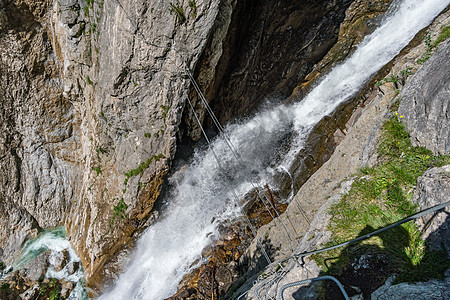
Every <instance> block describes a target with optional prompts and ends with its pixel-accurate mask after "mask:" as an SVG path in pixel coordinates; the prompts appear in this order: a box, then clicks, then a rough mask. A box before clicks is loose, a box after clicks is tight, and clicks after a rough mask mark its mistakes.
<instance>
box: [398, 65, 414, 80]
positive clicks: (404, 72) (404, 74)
mask: <svg viewBox="0 0 450 300" xmlns="http://www.w3.org/2000/svg"><path fill="white" fill-rule="evenodd" d="M412 74H414V72H413V68H412V67H407V68H406V69H404V70H401V71H400V75H401V76H402V77H404V78H407V77H408V76H410V75H412Z"/></svg>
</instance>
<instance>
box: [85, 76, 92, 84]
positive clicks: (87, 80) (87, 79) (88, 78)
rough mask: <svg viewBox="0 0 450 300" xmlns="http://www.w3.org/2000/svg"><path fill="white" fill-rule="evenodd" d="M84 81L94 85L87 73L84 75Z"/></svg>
mask: <svg viewBox="0 0 450 300" xmlns="http://www.w3.org/2000/svg"><path fill="white" fill-rule="evenodd" d="M86 82H87V83H88V84H90V85H94V82H93V81H92V80H91V78H90V77H89V75H87V76H86Z"/></svg>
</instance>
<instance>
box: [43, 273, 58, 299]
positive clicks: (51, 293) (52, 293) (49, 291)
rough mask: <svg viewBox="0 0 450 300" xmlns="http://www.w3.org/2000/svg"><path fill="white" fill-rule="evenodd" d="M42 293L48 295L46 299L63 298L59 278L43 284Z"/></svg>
mask: <svg viewBox="0 0 450 300" xmlns="http://www.w3.org/2000/svg"><path fill="white" fill-rule="evenodd" d="M39 289H40V294H42V295H43V296H46V297H45V299H49V300H59V299H61V284H59V282H58V279H56V278H52V280H50V282H48V283H47V284H41V285H40V287H39Z"/></svg>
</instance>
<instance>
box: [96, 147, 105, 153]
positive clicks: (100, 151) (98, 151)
mask: <svg viewBox="0 0 450 300" xmlns="http://www.w3.org/2000/svg"><path fill="white" fill-rule="evenodd" d="M95 152H97V153H101V154H106V153H108V150H106V149H104V148H101V147H96V148H95Z"/></svg>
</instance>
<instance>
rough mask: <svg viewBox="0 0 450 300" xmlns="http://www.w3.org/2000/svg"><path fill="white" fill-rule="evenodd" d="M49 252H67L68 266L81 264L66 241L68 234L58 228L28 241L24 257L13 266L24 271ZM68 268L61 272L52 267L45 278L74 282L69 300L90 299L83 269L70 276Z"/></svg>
mask: <svg viewBox="0 0 450 300" xmlns="http://www.w3.org/2000/svg"><path fill="white" fill-rule="evenodd" d="M47 250H51V251H52V252H60V251H63V250H67V252H68V254H69V261H68V263H67V264H69V263H71V262H79V263H80V264H81V262H80V258H79V257H78V256H77V254H76V253H75V251H74V250H73V249H72V247H71V245H70V242H69V241H68V240H66V232H65V229H64V227H58V228H55V229H50V230H45V231H44V232H42V233H41V234H39V235H38V237H37V238H35V239H32V240H29V241H27V242H26V243H25V245H24V246H23V248H22V255H21V256H20V258H19V260H18V261H17V262H16V263H15V264H14V265H13V269H14V270H20V269H22V267H24V266H26V265H27V264H28V263H29V262H31V261H33V260H34V259H35V258H36V257H38V256H39V255H41V254H42V253H44V252H45V251H47ZM66 267H67V265H66V266H65V267H64V268H62V269H61V270H60V271H56V270H54V268H53V267H52V266H50V267H49V268H48V270H47V273H46V274H45V277H46V278H56V279H62V278H64V279H66V280H68V281H72V282H73V283H74V284H75V288H74V289H73V290H72V292H71V293H70V295H69V298H68V299H69V300H84V299H88V297H87V292H86V290H85V288H84V283H83V281H84V279H83V275H84V274H83V270H82V268H79V269H78V270H77V271H76V272H74V273H73V274H70V275H69V273H68V271H67V268H66Z"/></svg>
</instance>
